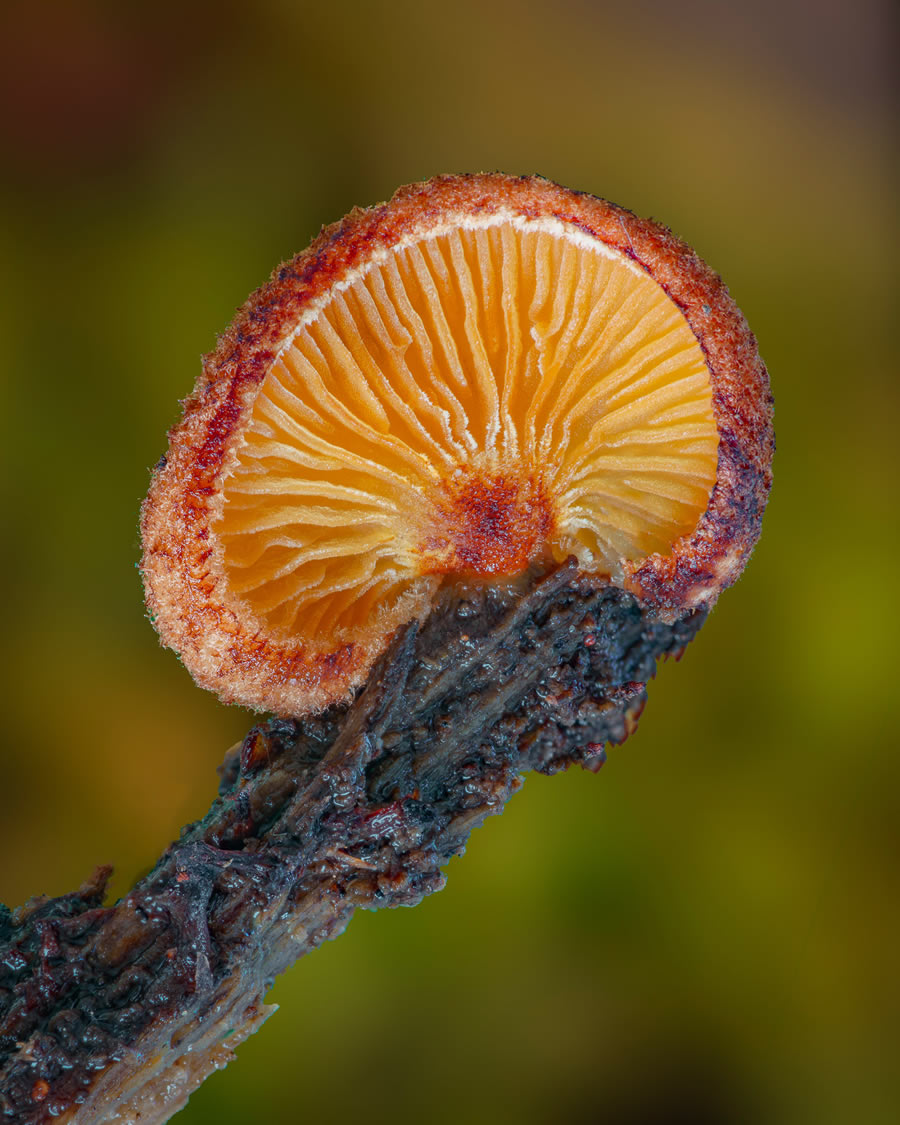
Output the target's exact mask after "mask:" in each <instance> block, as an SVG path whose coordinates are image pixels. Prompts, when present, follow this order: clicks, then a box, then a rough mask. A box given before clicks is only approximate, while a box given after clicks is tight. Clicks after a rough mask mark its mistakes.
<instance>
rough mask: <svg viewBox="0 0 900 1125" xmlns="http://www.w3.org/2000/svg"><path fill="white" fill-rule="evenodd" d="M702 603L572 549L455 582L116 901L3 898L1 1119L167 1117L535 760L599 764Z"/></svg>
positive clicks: (246, 766)
mask: <svg viewBox="0 0 900 1125" xmlns="http://www.w3.org/2000/svg"><path fill="white" fill-rule="evenodd" d="M705 616H706V611H705V610H695V611H688V612H682V613H680V614H677V613H676V614H672V613H669V614H668V615H667V617H666V619H663V617H662V615H656V614H654V613H652V612H650V611H647V610H644V609H642V607H641V605H640V604H639V603H638V601H637V600H636V599H635V598H634V597H633V596H632V595H630V594H628V593H625V592H624V591H622V590H620V589H618V588H616V587H612V586H608V585H607V586H603V585H598V584H597V583H596V582H591V581H589V580H588V579H586V578H585V577H584V576H583V575H579V573H578V571H577V569H576V567H575V565H574V562H572V561H570V562H569V563H567V564H565V565H563V566H561V567H559V568H557V569H556V570H554V571H552V572H549V573H546V574H534V573H532V574H530V575H528V576H526V577H524V578H522V579H521V580H520V581H518V582H517V583H515V584H513V583H511V584H508V585H506V586H497V585H494V584H484V585H469V586H466V585H459V584H457V585H449V584H448V586H447V588H446V589H445V591H444V593H443V595H442V597H441V598H440V600H439V602H438V604H437V605H436V606H435V608H434V610H433V611H432V613H431V614H430V616H429V617H428V618H427V619H426V620H425V621H424V622H422V623H421V624H419V625H411V626H408V627H406V628H405V629H403V630H401V631H399V632H398V634H397V635H396V636H395V638H394V640H393V643H392V644H391V647H390V648H389V650H388V651H387V652H386V653H385V655H384V656H383V657H382V659H381V660H380V661H379V663H378V664H377V666H376V667H375V668H374V670H373V672H372V674H371V676H370V677H369V680H368V682H367V684H366V685H365V686H364V688H362V689H361V690H360V691H359V693H358V694H357V695H356V697H355V698H354V699H353V700H352V701H351V702H350V703H347V704H342V705H340V706H335V707H332V708H330V709H329V710H328V711H326V712H324V713H322V714H321V715H318V716H313V717H310V718H306V719H303V720H297V721H285V720H270V721H269V722H264V723H261V724H259V725H257V726H255V727H253V728H252V729H251V731H250V732H249V734H248V735H247V737H246V739H245V740H244V742H243V743H242V744H241V745H239V746H237V747H235V748H233V750H231V751H229V753H228V755H227V756H226V759H225V762H224V764H223V766H222V767H221V769H220V773H221V784H220V787H219V795H218V797H217V798H216V800H215V801H214V802H213V804H212V807H211V808H210V810H209V812H208V814H207V815H206V817H205V818H204V819H203V820H201V821H199V822H197V823H196V824H192V825H188V826H187V827H186V828H185V829H184V830H183V831H182V835H181V838H180V839H179V840H178V841H176V842H175V843H173V844H171V845H170V846H169V847H168V848H167V849H166V851H165V852H164V854H163V855H162V856H161V857H160V859H159V861H158V862H157V864H156V866H155V868H154V869H153V870H152V871H151V872H150V874H149V875H147V876H146V877H145V878H143V879H141V880H140V881H139V882H138V883H137V884H136V885H135V887H134V888H133V889H132V890H131V891H130V892H129V893H128V894H127V895H126V896H124V898H122V899H121V900H120V901H119V902H118V903H117V904H115V905H114V906H110V907H105V906H103V905H102V902H103V896H104V887H105V883H106V880H107V878H108V875H109V871H110V869H109V868H100V869H98V870H97V872H96V873H95V875H94V877H93V878H92V879H91V881H90V882H89V883H87V884H86V885H85V886H83V887H82V888H81V889H80V890H79V891H76V892H74V893H72V894H68V895H63V896H61V897H59V898H53V899H46V898H38V899H33V900H31V901H30V902H29V903H27V904H26V905H25V906H23V907H21V908H20V909H18V910H16V911H13V912H10V911H8V910H6V908H0V910H2V913H0V1091H2V1093H0V1120H4V1121H9V1122H15V1123H17V1125H19V1123H21V1125H26V1123H27V1125H37V1123H39V1122H45V1121H51V1120H53V1121H61V1122H77V1123H79V1125H88V1123H99V1122H122V1123H124V1122H141V1123H157V1122H164V1121H166V1120H168V1118H169V1117H170V1116H171V1115H172V1114H173V1113H175V1112H176V1111H177V1110H178V1109H179V1108H181V1107H182V1106H183V1105H184V1104H185V1102H186V1101H187V1098H188V1096H189V1095H190V1093H191V1092H192V1091H193V1090H194V1089H196V1087H197V1086H198V1085H199V1084H200V1083H201V1082H202V1081H203V1080H204V1078H206V1077H207V1076H208V1075H209V1074H210V1073H212V1072H213V1071H214V1070H215V1069H217V1068H220V1067H222V1066H224V1065H225V1064H226V1063H227V1062H228V1061H229V1060H230V1059H231V1058H232V1056H233V1049H234V1047H235V1046H236V1045H237V1044H238V1043H240V1042H241V1041H242V1040H244V1039H245V1038H246V1037H247V1036H248V1035H250V1034H251V1033H252V1032H253V1031H255V1030H256V1029H257V1028H258V1027H259V1026H260V1024H261V1023H262V1022H263V1021H264V1020H265V1019H266V1017H267V1015H268V1014H269V1013H270V1009H268V1008H267V1006H266V1004H265V1000H264V997H265V993H266V992H267V990H268V988H269V987H270V985H271V983H272V980H273V978H274V977H275V976H276V975H277V974H278V973H281V972H283V971H284V970H285V969H287V968H288V967H289V966H290V965H291V964H292V963H293V962H294V961H295V960H297V958H299V957H301V956H302V955H303V954H304V953H308V952H309V951H311V950H312V949H314V948H315V947H316V946H317V945H319V944H320V943H321V942H322V941H324V940H325V939H327V938H333V937H336V936H338V935H339V934H340V933H341V932H342V930H343V929H344V927H345V926H346V925H347V923H348V922H349V920H350V918H351V916H352V914H353V912H354V910H356V909H357V908H358V907H365V908H367V909H376V908H378V907H382V906H400V905H414V904H415V903H417V902H419V901H420V900H421V899H422V898H423V897H424V896H425V895H428V894H430V893H432V892H433V891H436V890H439V889H440V888H441V886H442V885H443V881H444V877H443V875H442V874H441V868H442V867H443V866H444V865H445V864H446V863H447V861H448V860H449V859H450V858H451V857H452V856H454V855H458V854H460V853H461V852H462V851H463V850H464V848H465V844H466V841H467V839H468V837H469V834H470V833H471V831H472V830H473V829H474V828H476V827H477V826H478V825H479V824H481V823H482V822H483V820H484V819H485V818H486V817H487V816H489V815H490V814H491V813H494V812H498V811H500V810H501V809H502V807H503V805H504V804H505V802H506V801H507V800H508V799H509V797H510V796H511V795H512V794H513V793H514V792H515V791H516V790H517V789H518V788H519V786H520V785H521V778H522V774H523V773H525V772H527V771H528V770H539V771H541V772H543V773H554V772H556V771H558V770H561V769H565V768H567V767H568V766H570V765H572V764H575V763H578V764H580V765H582V766H583V767H585V768H588V769H592V770H597V769H599V767H600V766H601V765H602V763H603V761H604V758H605V754H604V746H605V745H606V744H607V743H619V742H622V741H623V740H624V739H625V738H626V737H627V736H628V735H629V734H630V733H631V732H632V730H633V729H634V727H635V725H636V723H637V719H638V717H639V715H640V712H641V710H642V708H643V705H644V702H645V698H646V696H645V687H646V681H647V680H648V679H649V678H650V677H651V676H652V674H653V671H654V668H655V665H656V661H657V660H658V659H659V657H660V656H662V655H664V654H672V653H677V652H678V651H679V650H681V649H682V648H683V647H684V645H685V644H687V643H688V642H689V641H690V640H691V639H692V637H693V636H694V635H695V633H696V632H697V630H698V629H699V628H700V626H701V624H702V623H703V620H704V618H705Z"/></svg>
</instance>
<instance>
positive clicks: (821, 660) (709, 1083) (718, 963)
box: [0, 0, 900, 1125]
mask: <svg viewBox="0 0 900 1125" xmlns="http://www.w3.org/2000/svg"><path fill="white" fill-rule="evenodd" d="M622 8H623V11H622V12H618V11H617V10H616V9H615V8H613V7H610V6H606V5H603V4H600V3H592V2H590V0H557V2H556V3H553V4H551V3H549V2H547V3H537V2H532V3H521V2H520V3H514V2H512V0H498V2H488V0H459V2H457V3H454V4H453V5H437V4H434V5H430V4H426V3H423V2H421V0H420V2H418V3H412V2H405V0H404V2H397V3H392V4H379V3H373V4H371V5H355V4H350V5H348V4H337V3H332V4H319V5H315V6H313V5H310V6H307V5H302V4H294V3H289V2H288V0H281V2H278V0H267V2H265V3H255V4H250V3H247V4H245V5H227V4H224V5H223V4H214V3H212V2H210V3H206V4H202V3H201V4H199V5H198V4H193V5H191V4H175V3H170V2H168V0H161V2H160V3H157V4H154V5H152V6H147V7H146V8H144V7H142V6H138V5H127V4H109V5H102V4H89V3H82V4H75V5H70V4H61V3H60V4H46V3H37V2H32V3H30V4H21V5H20V4H14V5H12V6H11V7H10V6H8V7H6V8H5V9H4V11H5V12H6V13H7V14H5V15H4V16H3V17H2V19H3V21H4V28H3V29H0V43H2V44H3V46H2V47H0V52H2V57H0V154H2V160H3V175H2V180H0V293H2V300H0V344H2V352H0V354H2V381H0V417H2V423H3V441H2V447H0V457H2V475H0V489H2V497H0V499H2V512H3V529H4V538H3V550H2V557H0V566H2V578H3V587H2V589H3V593H4V598H3V644H2V661H3V668H2V673H3V689H4V690H3V697H4V709H3V723H2V759H0V762H2V777H3V781H2V792H3V795H4V796H3V804H2V808H3V817H2V828H0V855H2V872H0V876H2V877H0V899H2V900H5V901H7V902H10V903H17V902H20V901H22V900H23V899H25V898H26V897H27V896H29V895H30V894H33V893H36V892H49V893H61V892H63V891H66V890H69V889H71V888H72V887H74V886H76V885H77V884H78V883H79V882H80V881H81V880H82V879H83V878H84V877H85V876H86V875H87V874H88V872H89V871H90V870H91V869H92V867H93V866H94V864H95V863H98V862H102V861H114V862H115V863H116V865H117V874H116V881H115V890H116V892H117V893H121V892H122V891H123V890H124V889H126V887H127V886H128V885H129V884H130V883H131V881H132V880H133V879H134V878H135V877H136V876H137V875H139V874H140V873H141V872H142V871H143V870H145V869H146V868H147V867H148V866H149V865H150V864H151V863H152V862H153V860H154V858H155V856H156V855H157V854H158V853H159V852H160V851H161V850H162V848H163V847H164V846H165V844H166V843H167V842H168V841H169V839H170V838H172V837H173V836H174V835H175V834H176V833H177V831H178V828H179V826H180V825H181V824H182V823H184V822H185V821H186V820H189V819H192V818H195V817H197V816H198V815H200V814H202V812H203V811H204V810H205V808H206V807H207V805H208V803H209V800H210V798H211V796H212V793H213V790H214V785H215V775H214V769H215V766H216V765H217V764H218V762H219V761H220V759H221V757H222V754H223V751H224V750H225V748H226V747H227V746H228V745H230V744H231V743H232V742H234V741H235V740H236V739H237V738H239V737H240V736H241V734H242V733H243V730H244V729H245V728H246V726H247V725H248V724H249V716H248V715H247V714H246V713H242V712H240V711H238V710H235V709H227V708H225V707H223V706H221V705H219V704H218V703H217V702H216V700H215V699H214V698H213V697H212V696H210V695H208V694H207V693H205V692H202V691H200V690H199V689H198V688H196V687H195V686H194V685H193V684H192V683H191V681H190V678H189V677H188V675H187V673H186V672H184V671H183V669H182V668H181V667H180V666H179V664H178V662H177V661H176V659H175V657H174V656H173V655H172V654H171V653H168V652H164V651H163V650H162V649H161V648H159V647H158V646H157V644H156V639H155V636H154V634H153V631H152V629H151V627H150V625H149V624H148V622H147V621H146V620H145V618H144V616H143V608H142V602H141V592H140V584H139V581H138V576H137V573H136V571H135V569H134V567H135V563H136V561H137V558H138V538H137V531H136V527H137V510H138V505H139V502H140V499H141V497H142V495H143V493H144V491H145V489H146V485H147V480H148V471H149V466H151V465H152V464H153V463H154V462H155V460H156V459H157V457H158V456H159V454H160V453H161V452H162V451H163V449H164V446H165V431H166V428H167V427H168V426H169V425H170V424H171V423H172V422H174V421H175V419H176V417H177V415H178V405H177V400H178V399H179V398H180V397H184V396H185V395H186V394H187V392H188V391H189V389H190V387H191V385H192V383H193V380H194V378H195V376H196V375H197V372H198V370H199V357H200V354H201V353H202V352H204V351H206V350H208V349H209V348H211V347H212V345H213V343H214V341H215V338H216V335H217V333H219V332H221V331H222V330H223V329H224V328H225V326H226V325H227V324H228V322H229V320H230V318H231V316H232V313H233V310H234V308H235V307H236V306H237V305H238V304H239V303H240V302H242V301H243V300H244V298H245V297H246V296H247V294H248V293H249V292H250V290H252V289H254V288H255V287H256V286H257V285H258V284H260V283H261V282H262V281H263V280H264V278H265V277H266V276H267V275H268V273H269V271H270V270H271V268H272V267H273V266H274V265H275V263H276V262H277V261H279V260H280V259H281V258H284V257H287V256H289V255H291V254H292V253H293V252H295V251H296V250H298V249H300V248H302V247H303V246H305V245H306V243H307V242H308V241H309V239H310V238H311V237H312V236H313V235H314V234H315V233H316V231H317V230H318V228H319V227H320V225H321V224H323V223H326V222H330V221H332V220H334V219H336V218H338V217H340V216H341V215H342V214H343V213H344V212H345V211H346V210H347V209H349V207H351V206H352V205H353V204H357V203H359V204H368V203H373V202H376V201H378V200H380V199H383V198H385V197H387V196H388V195H390V194H391V192H392V191H393V190H394V188H396V187H397V186H398V185H399V184H402V183H405V182H408V181H411V180H416V179H422V178H425V177H427V176H430V175H433V174H435V173H438V172H444V171H465V170H479V169H493V168H500V169H503V170H506V171H511V172H520V171H524V172H531V171H538V172H541V173H543V174H544V175H546V176H549V177H552V178H554V179H557V180H559V181H561V182H562V183H565V184H567V185H569V186H572V187H577V188H581V189H585V190H588V191H591V192H594V193H596V194H599V195H603V196H606V197H607V198H610V199H613V200H615V201H616V202H619V203H622V204H624V205H625V206H627V207H630V208H631V209H633V210H635V211H636V212H638V213H639V214H644V215H647V214H649V215H652V216H654V217H656V218H659V219H661V220H662V221H664V222H665V223H667V224H668V225H670V226H671V227H673V229H675V230H676V231H677V232H678V233H679V234H680V235H682V237H684V238H685V239H687V240H688V241H689V242H691V243H692V244H693V245H694V246H695V247H696V248H697V249H698V250H699V252H700V253H701V254H702V255H703V256H704V257H705V258H706V259H707V260H708V261H709V262H710V263H711V264H712V265H713V266H714V267H715V268H716V269H718V270H719V271H720V272H721V273H722V274H723V276H724V277H725V279H726V281H727V282H728V284H729V286H730V288H731V290H732V292H733V294H734V296H735V297H736V298H737V300H738V302H739V304H740V305H741V306H742V308H743V310H744V312H745V313H746V315H747V317H748V319H749V321H750V323H751V325H752V327H753V328H754V330H755V332H756V333H757V336H758V338H759V341H760V346H761V349H762V352H763V355H764V357H765V359H766V360H767V362H768V364H769V367H770V370H771V374H772V381H773V385H774V389H775V394H776V400H777V413H776V422H777V431H778V438H779V453H778V456H777V461H776V485H775V491H774V493H773V498H772V502H771V505H770V508H769V511H768V514H767V516H766V522H765V527H764V533H763V538H762V541H761V543H760V545H759V547H758V549H757V552H756V555H755V557H754V558H753V560H752V562H751V564H750V566H749V568H748V570H747V573H746V575H745V576H744V578H743V579H742V580H741V582H740V584H739V585H738V587H736V588H735V589H734V590H733V591H730V592H728V593H727V594H726V595H725V596H724V598H723V599H722V602H721V604H720V606H719V608H718V609H717V610H716V611H715V613H714V614H713V616H712V618H711V619H710V621H709V622H708V624H707V626H706V627H705V628H704V630H703V632H702V634H701V636H700V637H699V638H698V640H697V641H696V642H695V643H694V644H693V645H692V647H691V649H690V651H689V652H688V654H687V656H686V658H685V660H684V661H683V662H682V663H681V664H680V665H678V666H676V665H674V664H668V665H666V666H664V667H663V668H662V669H661V670H660V674H659V677H658V679H657V680H656V681H655V682H654V683H653V684H652V685H651V688H650V703H649V706H648V708H647V711H646V713H645V716H644V718H643V721H642V724H641V729H640V731H639V733H638V734H637V736H636V737H635V738H634V739H633V740H632V741H631V742H630V743H629V744H627V745H626V746H625V747H623V748H621V749H617V750H614V751H613V752H612V753H611V755H610V763H609V764H608V766H607V767H606V768H605V769H604V771H603V772H602V774H601V775H600V776H599V777H594V776H592V775H590V774H587V773H582V772H580V771H578V772H573V773H571V774H569V775H565V776H560V777H556V778H553V779H545V778H537V777H536V778H531V779H530V780H529V781H528V782H527V784H526V786H525V788H524V790H523V792H522V793H521V794H520V795H519V796H517V797H516V799H515V800H514V801H513V802H512V803H511V805H510V806H509V808H508V809H507V811H506V813H505V815H504V816H503V817H502V819H497V820H493V821H491V822H490V823H488V825H487V826H486V827H485V828H484V829H483V830H481V831H479V832H477V833H476V835H475V837H474V838H473V839H472V841H471V844H470V848H469V854H468V855H467V856H466V857H465V859H464V860H462V861H456V862H454V863H452V864H451V866H450V868H449V871H448V874H449V884H448V887H447V889H446V890H445V891H444V892H443V893H442V894H440V895H439V896H437V897H435V898H433V899H431V900H428V901H426V902H425V903H423V904H422V905H421V906H420V907H418V908H417V909H416V910H415V911H399V912H394V913H385V914H375V915H369V914H365V915H360V916H359V917H357V918H356V919H355V920H354V921H353V923H352V924H351V926H350V929H349V930H348V932H347V933H346V934H345V935H344V936H343V937H342V938H341V939H340V941H339V942H337V943H334V944H331V945H329V946H327V947H325V948H323V949H321V950H319V951H317V952H316V953H315V954H314V955H313V956H312V957H310V958H308V959H307V960H305V961H304V962H301V963H300V964H299V965H298V966H297V967H296V968H295V969H294V970H293V971H292V972H291V973H289V974H288V975H287V976H286V977H285V978H284V979H282V980H280V981H279V982H278V983H277V985H276V987H275V989H274V993H273V998H274V999H275V1000H276V1001H277V1002H278V1003H280V1004H281V1005H282V1010H281V1011H280V1012H279V1013H278V1014H277V1015H276V1016H274V1017H273V1018H272V1020H271V1021H270V1023H269V1024H268V1025H267V1026H266V1027H265V1028H264V1030H263V1031H262V1032H261V1033H260V1034H259V1035H257V1036H256V1037H255V1038H254V1039H253V1040H252V1041H251V1042H249V1043H248V1044H247V1045H246V1046H244V1047H243V1048H241V1050H240V1052H239V1061H238V1063H236V1064H234V1065H233V1066H232V1067H231V1068H230V1069H229V1071H228V1072H226V1073H225V1075H224V1076H217V1077H215V1078H213V1079H212V1080H211V1081H210V1082H209V1083H208V1084H207V1085H206V1086H205V1087H204V1088H203V1089H202V1090H201V1091H200V1092H199V1093H198V1094H197V1095H195V1097H194V1098H193V1099H192V1102H191V1104H190V1107H189V1108H188V1109H187V1111H186V1112H185V1113H184V1114H183V1115H182V1117H180V1118H179V1119H178V1120H179V1121H180V1122H184V1125H201V1123H210V1125H211V1123H213V1122H215V1123H216V1125H238V1123H247V1122H256V1121H266V1122H273V1123H282V1122H283V1123H288V1122H295V1121H296V1122H301V1121H307V1120H315V1121H317V1122H321V1123H329V1122H343V1121H346V1120H366V1121H369V1122H372V1123H381V1122H392V1123H397V1125H400V1123H404V1122H414V1121H415V1122H422V1121H427V1122H437V1123H444V1122H447V1123H450V1122H461V1121H464V1122H467V1123H468V1122H472V1123H479V1122H491V1123H497V1125H505V1123H520V1122H521V1123H527V1125H531V1123H545V1122H557V1121H563V1122H567V1121H573V1122H594V1121H604V1122H611V1123H620V1122H625V1123H627V1122H668V1121H676V1120H682V1119H690V1120H693V1121H694V1122H705V1121H709V1122H732V1121H733V1122H754V1123H755V1122H765V1123H767V1125H779V1123H782V1122H783V1123H792V1125H793V1123H797V1125H799V1123H807V1122H816V1123H817V1125H830V1123H832V1122H833V1123H846V1122H860V1123H864V1125H879V1123H881V1122H885V1123H887V1122H889V1121H894V1120H896V1119H897V1118H896V1117H895V1114H896V1113H897V1112H898V1099H897V1097H896V1090H895V1089H893V1088H892V1080H893V1078H894V1077H895V1073H896V1065H897V1057H898V1041H897V1034H896V1033H897V1015H898V1007H900V987H898V976H897V958H896V949H897V942H898V920H900V919H898V914H900V910H898V898H897V883H896V868H897V858H898V851H900V849H898V838H900V829H898V800H897V796H898V786H900V764H898V757H897V746H898V742H900V740H898V737H897V735H898V721H897V720H898V706H897V694H898V691H897V687H896V676H895V672H894V664H895V661H896V654H897V641H896V638H897V628H896V622H895V621H894V620H893V619H894V618H895V614H896V590H895V582H896V576H897V569H896V559H897V552H898V549H900V543H898V521H897V510H898V504H897V485H898V479H897V472H896V469H897V460H896V454H897V445H898V440H897V436H896V435H897V416H898V406H900V401H898V399H900V395H898V387H897V370H896V341H895V338H894V337H895V335H896V327H895V323H896V321H895V319H893V320H892V316H893V317H894V318H895V316H896V314H895V313H893V312H892V310H893V308H894V303H895V300H896V269H895V263H894V257H895V256H896V252H897V244H896V226H895V217H894V208H893V206H892V203H893V190H892V189H893V182H892V179H891V172H892V168H891V158H890V154H889V147H888V141H887V137H888V125H889V122H888V106H889V98H888V65H887V58H886V54H885V52H886V50H887V46H886V45H887V42H888V41H889V38H890V37H889V35H888V25H887V15H886V11H887V9H886V6H882V5H881V4H880V3H878V0H858V2H856V3H853V4H850V3H836V2H834V0H827V2H820V3H812V2H810V3H801V2H800V0H782V2H780V3H779V2H776V0H765V2H760V3H754V4H749V3H742V4H738V5H735V6H731V5H726V4H716V3H713V2H712V0H692V2H690V3H682V4H679V5H667V4H665V3H663V2H662V0H660V2H658V3H652V2H644V3H638V4H631V5H628V4H626V5H622ZM892 1072H893V1073H892ZM262 1107H265V1108H264V1109H263V1108H262Z"/></svg>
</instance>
